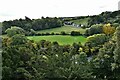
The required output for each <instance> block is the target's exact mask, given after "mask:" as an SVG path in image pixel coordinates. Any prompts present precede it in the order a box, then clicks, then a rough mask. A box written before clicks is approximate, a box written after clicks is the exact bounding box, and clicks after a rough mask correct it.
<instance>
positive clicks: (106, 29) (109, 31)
mask: <svg viewBox="0 0 120 80" xmlns="http://www.w3.org/2000/svg"><path fill="white" fill-rule="evenodd" d="M103 32H104V33H105V34H107V35H110V34H113V33H114V32H115V28H114V27H112V26H111V24H110V23H108V24H105V25H104V26H103Z"/></svg>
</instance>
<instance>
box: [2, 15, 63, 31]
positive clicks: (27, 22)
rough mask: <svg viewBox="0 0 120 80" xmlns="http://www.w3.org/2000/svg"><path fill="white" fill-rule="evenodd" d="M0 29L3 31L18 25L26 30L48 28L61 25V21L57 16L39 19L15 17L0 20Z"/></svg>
mask: <svg viewBox="0 0 120 80" xmlns="http://www.w3.org/2000/svg"><path fill="white" fill-rule="evenodd" d="M2 25H3V27H2V30H3V33H5V31H6V29H8V28H10V27H11V26H18V27H21V28H22V29H24V30H26V31H30V30H31V29H33V30H35V31H36V30H43V29H50V28H56V27H61V26H63V22H62V21H61V20H60V19H59V18H56V17H55V18H49V17H46V18H44V17H42V18H41V19H32V20H31V19H30V18H28V17H25V19H19V20H18V19H16V20H13V21H4V22H2Z"/></svg>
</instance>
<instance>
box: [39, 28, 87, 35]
mask: <svg viewBox="0 0 120 80" xmlns="http://www.w3.org/2000/svg"><path fill="white" fill-rule="evenodd" d="M61 31H65V32H66V33H70V32H71V31H79V32H80V33H81V34H84V33H85V31H86V29H82V28H77V27H73V26H62V27H59V28H53V29H46V30H40V31H37V32H39V33H46V32H48V33H52V32H54V33H60V32H61Z"/></svg>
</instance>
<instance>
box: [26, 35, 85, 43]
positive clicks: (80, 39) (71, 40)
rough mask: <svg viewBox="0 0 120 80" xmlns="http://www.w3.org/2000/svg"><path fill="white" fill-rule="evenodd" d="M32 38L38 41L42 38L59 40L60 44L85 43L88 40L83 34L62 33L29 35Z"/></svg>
mask: <svg viewBox="0 0 120 80" xmlns="http://www.w3.org/2000/svg"><path fill="white" fill-rule="evenodd" d="M27 38H28V39H30V40H34V41H36V42H38V41H40V40H47V41H51V42H54V41H57V42H58V43H59V44H60V45H67V44H70V45H72V44H73V43H74V42H76V43H78V42H81V43H82V44H84V43H85V42H86V38H85V37H83V36H62V35H52V36H28V37H27Z"/></svg>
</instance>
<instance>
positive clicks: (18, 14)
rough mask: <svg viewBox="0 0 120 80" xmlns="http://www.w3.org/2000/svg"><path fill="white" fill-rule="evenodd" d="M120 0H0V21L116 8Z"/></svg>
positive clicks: (98, 11) (94, 12) (77, 14)
mask: <svg viewBox="0 0 120 80" xmlns="http://www.w3.org/2000/svg"><path fill="white" fill-rule="evenodd" d="M118 1H120V0H0V21H4V20H12V19H19V18H24V16H28V17H30V18H40V17H41V16H44V17H46V16H48V17H55V16H56V17H70V16H84V15H85V16H87V15H94V14H99V13H101V12H103V11H116V10H118Z"/></svg>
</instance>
